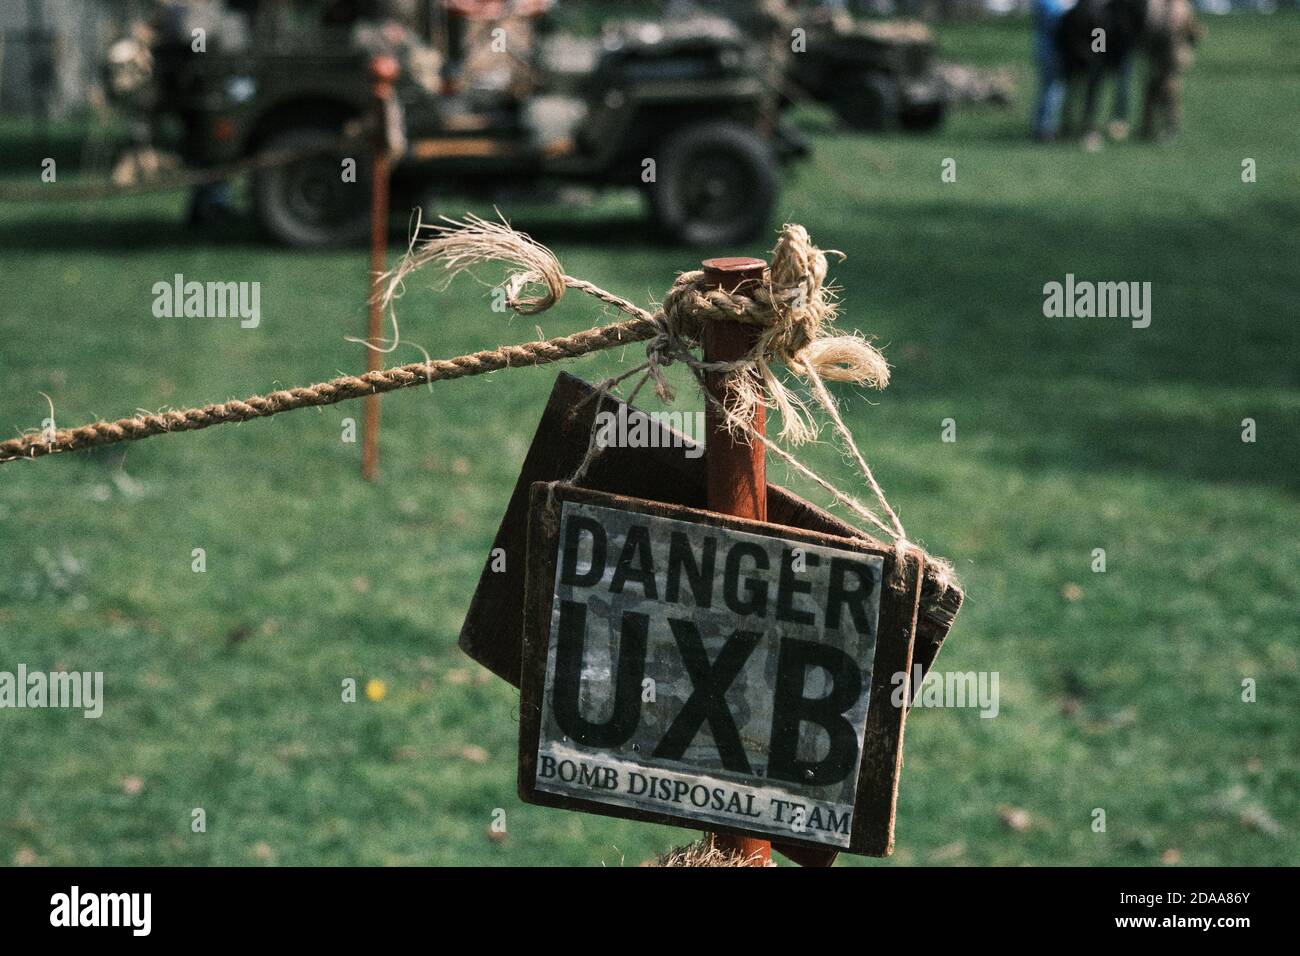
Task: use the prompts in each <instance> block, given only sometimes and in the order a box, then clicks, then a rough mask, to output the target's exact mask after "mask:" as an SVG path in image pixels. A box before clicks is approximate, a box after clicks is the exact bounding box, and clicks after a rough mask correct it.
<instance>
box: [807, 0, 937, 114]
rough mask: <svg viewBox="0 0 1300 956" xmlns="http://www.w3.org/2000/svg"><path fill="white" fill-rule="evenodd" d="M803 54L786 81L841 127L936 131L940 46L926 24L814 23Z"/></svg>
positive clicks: (889, 22)
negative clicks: (828, 109)
mask: <svg viewBox="0 0 1300 956" xmlns="http://www.w3.org/2000/svg"><path fill="white" fill-rule="evenodd" d="M807 50H808V52H806V53H802V54H798V53H796V54H794V55H792V56H791V57H790V59H789V68H788V76H789V79H790V80H791V82H792V83H793V85H794V86H795V87H796V88H797V90H799V91H802V92H803V93H806V94H807V95H810V96H812V97H813V98H814V99H816V100H818V101H820V102H823V103H826V104H827V105H829V106H830V107H831V109H832V110H834V111H835V115H836V116H838V117H839V119H840V120H841V121H842V122H843V123H844V124H845V125H846V126H848V127H850V128H852V129H856V130H870V131H879V130H889V129H903V130H906V131H909V132H928V131H930V130H934V129H938V128H939V127H940V126H941V125H942V123H943V120H944V115H945V113H946V112H947V108H948V102H947V93H946V89H945V86H944V83H943V81H942V79H941V78H940V76H939V74H938V72H937V71H936V69H935V66H936V63H935V59H936V54H937V52H938V43H937V42H936V40H935V38H934V33H933V32H932V31H931V30H930V28H929V27H927V26H926V25H925V24H923V23H919V22H916V21H902V20H899V21H867V20H861V21H854V20H845V19H842V18H827V19H822V20H813V21H811V22H810V24H809V27H808V35H807ZM814 51H815V52H814Z"/></svg>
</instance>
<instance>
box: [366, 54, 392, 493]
mask: <svg viewBox="0 0 1300 956" xmlns="http://www.w3.org/2000/svg"><path fill="white" fill-rule="evenodd" d="M399 69H400V68H399V67H398V64H397V60H395V59H394V58H393V57H391V56H377V57H375V58H374V59H372V60H371V61H370V80H371V85H370V89H371V92H372V93H373V94H374V97H375V115H376V123H375V136H374V160H373V167H372V170H371V175H370V295H369V301H370V316H369V319H370V321H369V334H368V336H367V337H368V340H369V342H370V346H371V347H370V348H368V349H366V371H367V372H375V371H378V370H379V369H380V368H381V367H382V365H383V353H382V352H380V351H379V350H378V349H379V342H380V338H381V330H382V328H383V318H384V317H383V309H382V308H381V306H380V302H379V292H380V276H382V275H383V274H384V270H385V268H386V266H387V257H388V179H389V159H390V157H389V144H390V139H389V135H388V129H387V120H388V101H389V99H390V98H391V97H392V96H393V84H394V83H395V82H396V81H397V74H398V72H399ZM361 477H362V478H364V479H365V480H366V481H374V480H375V479H376V478H377V477H379V396H378V395H369V396H367V397H366V418H365V429H364V433H363V435H362V437H361Z"/></svg>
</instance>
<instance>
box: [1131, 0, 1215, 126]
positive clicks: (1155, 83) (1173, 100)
mask: <svg viewBox="0 0 1300 956" xmlns="http://www.w3.org/2000/svg"><path fill="white" fill-rule="evenodd" d="M1203 32H1204V31H1203V28H1202V26H1201V24H1200V22H1199V21H1198V20H1197V19H1196V14H1195V12H1194V11H1193V10H1192V3H1191V0H1148V3H1147V17H1146V32H1145V35H1144V39H1143V45H1144V46H1145V48H1146V56H1147V82H1146V98H1145V100H1144V102H1143V105H1142V129H1141V135H1142V137H1143V138H1144V139H1154V138H1156V137H1157V136H1172V135H1174V134H1175V133H1177V132H1178V129H1179V126H1180V125H1181V123H1182V87H1183V74H1184V73H1185V72H1187V69H1188V68H1189V67H1190V66H1191V65H1192V58H1193V53H1192V47H1194V46H1195V45H1196V43H1197V41H1199V40H1200V38H1201V35H1202V33H1203Z"/></svg>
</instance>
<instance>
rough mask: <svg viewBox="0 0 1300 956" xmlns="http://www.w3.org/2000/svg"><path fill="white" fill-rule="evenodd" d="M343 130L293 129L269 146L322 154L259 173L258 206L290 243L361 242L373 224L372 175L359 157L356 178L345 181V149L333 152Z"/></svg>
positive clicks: (265, 223)
mask: <svg viewBox="0 0 1300 956" xmlns="http://www.w3.org/2000/svg"><path fill="white" fill-rule="evenodd" d="M338 138H339V133H338V132H336V131H333V130H329V129H322V128H317V127H302V128H298V129H288V130H284V131H282V132H279V133H276V134H274V135H273V136H271V137H270V138H268V139H267V140H266V142H265V143H263V144H262V148H263V149H264V150H274V151H280V150H284V151H286V152H294V151H296V150H304V151H310V150H312V149H315V148H321V151H320V152H316V153H313V154H311V155H307V156H304V157H303V158H302V159H299V160H296V161H294V162H291V163H287V164H285V165H283V166H273V167H271V168H269V169H263V170H260V171H258V172H257V174H256V175H254V176H253V208H254V210H255V211H256V213H257V219H258V222H259V223H260V224H261V226H262V228H263V229H265V230H266V231H267V232H268V233H269V234H270V235H271V236H272V237H273V238H275V239H276V240H278V241H280V242H282V243H284V244H285V245H289V246H300V247H306V248H318V247H322V246H341V245H349V244H352V243H357V242H360V241H361V240H362V239H364V238H365V236H366V234H367V232H368V231H369V227H370V176H369V172H368V164H367V162H366V158H365V157H364V156H362V155H358V156H357V157H356V159H357V176H356V182H344V181H343V166H342V161H343V158H344V157H343V153H342V151H341V150H339V149H335V150H330V149H329V148H328V147H329V146H330V144H332V143H334V142H336V141H337V140H338Z"/></svg>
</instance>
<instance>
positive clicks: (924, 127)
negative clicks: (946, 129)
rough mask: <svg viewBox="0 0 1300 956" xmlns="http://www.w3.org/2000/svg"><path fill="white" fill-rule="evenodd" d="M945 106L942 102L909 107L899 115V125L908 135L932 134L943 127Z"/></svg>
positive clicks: (946, 109)
mask: <svg viewBox="0 0 1300 956" xmlns="http://www.w3.org/2000/svg"><path fill="white" fill-rule="evenodd" d="M947 111H948V108H947V104H946V103H944V102H943V101H942V100H940V101H938V102H932V103H922V104H919V105H914V106H909V107H907V108H905V109H904V110H903V112H902V113H900V114H899V117H898V122H899V125H900V126H902V127H903V129H904V130H905V131H906V132H908V133H932V132H934V131H935V130H937V129H938V128H939V127H940V126H942V125H943V120H944V115H945V114H946V113H947Z"/></svg>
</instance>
